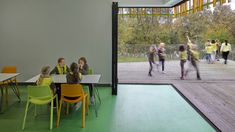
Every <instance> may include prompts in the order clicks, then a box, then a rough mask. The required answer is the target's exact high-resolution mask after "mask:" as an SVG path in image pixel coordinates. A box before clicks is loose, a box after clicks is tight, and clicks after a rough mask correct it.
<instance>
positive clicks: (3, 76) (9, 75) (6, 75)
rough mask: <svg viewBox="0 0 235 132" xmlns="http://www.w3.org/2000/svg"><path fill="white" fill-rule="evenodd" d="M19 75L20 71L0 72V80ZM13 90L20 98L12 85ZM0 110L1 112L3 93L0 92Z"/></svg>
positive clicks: (3, 80)
mask: <svg viewBox="0 0 235 132" xmlns="http://www.w3.org/2000/svg"><path fill="white" fill-rule="evenodd" d="M18 75H20V73H0V82H5V81H8V80H11V79H12V78H14V77H16V76H18ZM12 89H13V92H14V93H15V95H16V96H17V97H18V98H19V100H20V96H19V95H18V93H17V92H16V88H15V87H12ZM0 99H1V100H0V112H2V104H3V93H2V94H1V98H0Z"/></svg>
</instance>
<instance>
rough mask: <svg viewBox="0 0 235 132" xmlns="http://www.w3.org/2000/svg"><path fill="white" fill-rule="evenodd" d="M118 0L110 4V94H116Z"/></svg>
mask: <svg viewBox="0 0 235 132" xmlns="http://www.w3.org/2000/svg"><path fill="white" fill-rule="evenodd" d="M117 46H118V2H113V5H112V95H117V83H118V78H117V49H118V47H117Z"/></svg>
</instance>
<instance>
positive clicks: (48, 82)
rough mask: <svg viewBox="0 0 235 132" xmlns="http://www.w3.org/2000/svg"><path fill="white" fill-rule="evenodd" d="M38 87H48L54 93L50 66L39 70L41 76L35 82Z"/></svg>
mask: <svg viewBox="0 0 235 132" xmlns="http://www.w3.org/2000/svg"><path fill="white" fill-rule="evenodd" d="M36 84H37V85H40V86H50V87H51V89H52V90H53V92H54V93H55V84H54V83H53V80H52V77H51V76H50V66H44V67H43V68H42V70H41V75H40V77H39V79H38V80H37V82H36Z"/></svg>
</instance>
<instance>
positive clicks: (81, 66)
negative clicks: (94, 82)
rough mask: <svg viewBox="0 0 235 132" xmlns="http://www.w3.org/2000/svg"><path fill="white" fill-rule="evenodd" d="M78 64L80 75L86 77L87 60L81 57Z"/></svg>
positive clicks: (87, 72)
mask: <svg viewBox="0 0 235 132" xmlns="http://www.w3.org/2000/svg"><path fill="white" fill-rule="evenodd" d="M78 64H79V72H80V73H81V74H82V75H87V74H89V66H88V64H87V60H86V58H85V57H81V58H79V60H78Z"/></svg>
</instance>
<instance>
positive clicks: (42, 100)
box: [22, 86, 58, 130]
mask: <svg viewBox="0 0 235 132" xmlns="http://www.w3.org/2000/svg"><path fill="white" fill-rule="evenodd" d="M54 99H56V109H57V115H58V98H57V95H53V92H52V90H51V88H50V87H49V86H28V99H27V104H26V108H25V115H24V120H23V126H22V129H23V130H24V128H25V121H26V116H27V113H28V108H29V104H30V103H32V104H35V109H34V116H36V115H37V111H36V105H48V103H51V111H50V114H51V115H50V129H52V126H53V100H54Z"/></svg>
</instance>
